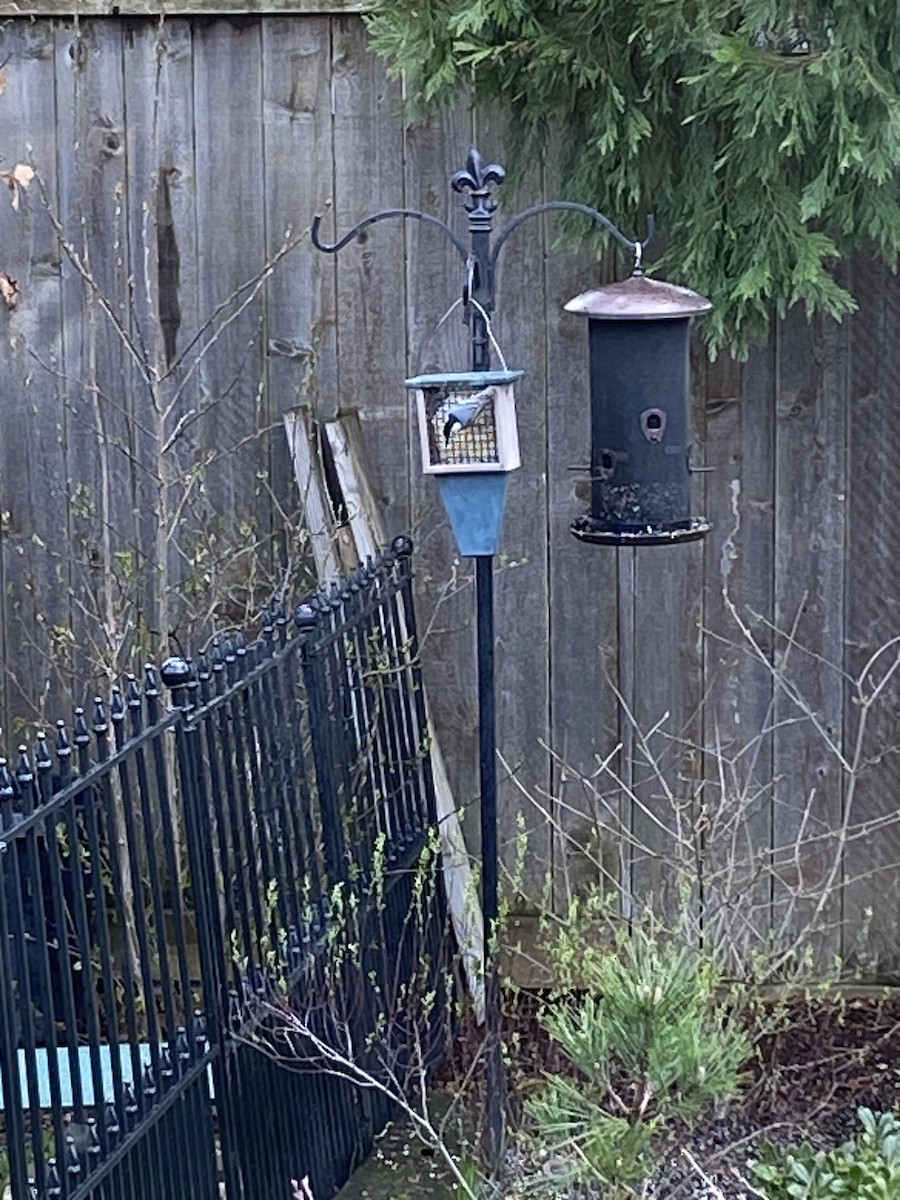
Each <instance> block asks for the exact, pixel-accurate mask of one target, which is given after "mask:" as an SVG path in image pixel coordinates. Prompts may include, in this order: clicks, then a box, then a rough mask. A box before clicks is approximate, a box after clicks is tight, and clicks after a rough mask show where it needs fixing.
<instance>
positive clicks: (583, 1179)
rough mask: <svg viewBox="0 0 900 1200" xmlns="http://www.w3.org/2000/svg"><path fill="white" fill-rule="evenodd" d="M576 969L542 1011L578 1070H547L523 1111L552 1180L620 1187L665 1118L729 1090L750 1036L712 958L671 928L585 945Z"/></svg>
mask: <svg viewBox="0 0 900 1200" xmlns="http://www.w3.org/2000/svg"><path fill="white" fill-rule="evenodd" d="M583 974H584V977H585V984H586V990H585V992H584V994H581V995H576V996H574V997H573V996H570V997H569V998H566V999H563V1000H561V1001H558V1002H557V1003H555V1004H552V1005H551V1004H548V1005H547V1006H546V1007H545V1009H544V1011H543V1013H542V1018H541V1019H542V1024H543V1025H544V1027H545V1028H546V1030H547V1032H548V1033H549V1034H550V1036H551V1037H552V1038H553V1039H554V1041H555V1042H556V1044H557V1045H558V1046H559V1048H560V1049H561V1050H562V1052H563V1053H564V1055H565V1056H566V1058H568V1060H569V1061H570V1062H571V1064H572V1066H573V1067H574V1068H576V1071H575V1072H573V1073H572V1075H562V1074H560V1075H555V1076H552V1077H550V1078H549V1079H548V1080H547V1081H546V1083H545V1084H544V1085H543V1086H542V1087H541V1088H540V1089H539V1091H538V1092H537V1093H536V1094H535V1095H534V1096H532V1097H529V1098H527V1099H526V1102H525V1111H526V1115H527V1116H528V1118H529V1119H530V1122H531V1126H532V1131H533V1134H534V1137H535V1142H536V1144H537V1145H539V1146H540V1147H541V1148H542V1150H543V1151H544V1152H545V1153H546V1154H547V1155H548V1156H550V1157H551V1159H552V1161H553V1163H554V1165H555V1171H554V1174H555V1177H556V1182H557V1183H559V1182H561V1181H562V1177H564V1178H565V1181H566V1182H568V1183H570V1184H574V1183H589V1182H594V1183H596V1182H597V1181H600V1182H602V1183H603V1184H604V1185H605V1186H606V1187H607V1188H610V1189H615V1190H616V1191H617V1192H618V1194H624V1195H628V1194H630V1192H631V1185H632V1184H634V1183H636V1182H637V1181H638V1180H640V1179H642V1178H645V1177H646V1176H647V1174H649V1173H650V1172H651V1171H652V1170H653V1167H654V1164H655V1163H656V1161H657V1159H658V1155H659V1153H660V1152H661V1150H662V1148H663V1147H664V1145H665V1138H664V1136H662V1135H663V1134H664V1133H665V1131H666V1129H667V1128H668V1129H671V1127H672V1123H673V1122H674V1121H676V1120H682V1121H690V1120H693V1119H696V1118H697V1117H699V1116H700V1115H701V1114H702V1113H703V1112H704V1111H705V1110H707V1109H708V1108H710V1107H711V1106H712V1104H713V1103H714V1102H715V1101H717V1100H718V1101H721V1100H726V1099H728V1098H730V1097H732V1096H734V1095H736V1094H737V1092H738V1091H739V1088H740V1084H741V1079H742V1070H743V1067H744V1065H745V1064H746V1062H747V1060H748V1058H749V1056H750V1051H751V1046H750V1039H749V1036H748V1034H747V1031H746V1027H745V1023H744V1021H743V1019H742V1017H741V1014H740V1012H739V1011H738V1005H737V1004H736V1003H735V998H734V997H729V998H727V999H725V1000H723V999H721V998H720V995H721V992H722V988H721V979H720V978H719V976H718V974H717V972H716V970H715V968H714V966H713V964H712V963H711V962H710V961H709V959H708V958H707V957H706V956H704V955H703V954H702V952H700V951H699V950H697V949H696V948H695V947H692V946H685V945H682V944H679V943H678V942H677V941H676V940H675V939H673V938H667V939H665V940H661V939H658V938H656V937H655V936H654V935H653V934H652V933H649V932H647V931H645V930H641V929H637V930H635V931H634V932H633V933H632V934H631V935H630V936H629V937H620V938H619V939H618V942H617V945H616V946H615V947H614V948H612V949H610V950H609V951H608V952H606V953H600V954H594V955H585V956H584V959H583ZM613 1194H615V1191H614V1193H613Z"/></svg>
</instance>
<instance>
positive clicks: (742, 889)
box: [702, 348, 775, 966]
mask: <svg viewBox="0 0 900 1200" xmlns="http://www.w3.org/2000/svg"><path fill="white" fill-rule="evenodd" d="M774 397H775V361H774V349H773V348H769V349H768V350H760V351H758V352H757V353H755V354H754V355H753V357H752V358H751V360H750V361H749V362H748V363H747V364H746V365H745V366H744V367H743V368H741V367H739V366H738V365H737V364H735V363H734V362H732V361H731V360H730V359H728V358H727V357H723V358H721V359H720V360H719V361H718V362H717V363H716V364H714V366H712V367H710V369H709V370H708V371H707V375H706V397H705V403H706V431H707V432H706V444H705V448H704V449H705V453H704V457H705V461H706V464H707V465H708V466H710V467H711V468H712V471H711V473H710V474H708V475H707V476H706V509H707V515H709V516H710V517H711V518H712V519H713V528H712V531H711V533H710V534H709V536H708V538H707V541H706V547H705V549H706V556H705V557H706V592H705V600H704V615H703V623H704V629H705V637H704V643H703V648H704V691H705V700H704V704H703V746H704V755H705V761H704V790H703V798H702V809H703V824H704V846H703V857H704V864H703V901H704V927H705V932H706V934H707V936H708V937H709V938H710V939H711V941H712V942H713V944H715V945H717V946H719V947H720V948H721V949H722V951H723V952H724V953H725V954H726V955H727V956H729V961H730V962H731V963H732V964H733V965H734V966H738V965H746V964H747V963H748V962H749V958H750V956H751V955H752V954H754V953H755V952H757V951H762V950H763V949H764V948H765V944H766V938H767V934H768V930H769V923H770V901H771V876H770V874H769V864H768V853H769V846H770V844H771V832H772V831H771V820H772V724H773V716H774V712H773V708H772V699H773V685H772V676H771V672H770V670H769V668H768V666H767V665H766V664H765V662H763V661H761V660H760V658H759V657H758V656H757V654H756V653H755V652H754V650H753V647H752V645H751V644H750V642H749V641H748V636H747V634H749V635H750V636H752V638H753V639H754V641H755V642H756V643H757V645H758V646H759V649H760V651H761V652H762V655H763V656H770V655H771V641H772V637H771V625H772V618H773V610H772V606H773V576H774V570H773V568H774V553H775V536H774V514H775V501H774V472H775V464H774V450H775V404H774ZM744 630H746V631H747V634H745V632H744Z"/></svg>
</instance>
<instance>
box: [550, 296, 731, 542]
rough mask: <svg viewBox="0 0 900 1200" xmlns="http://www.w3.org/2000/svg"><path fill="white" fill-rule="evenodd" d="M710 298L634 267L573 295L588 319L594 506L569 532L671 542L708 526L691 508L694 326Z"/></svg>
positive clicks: (601, 538)
mask: <svg viewBox="0 0 900 1200" xmlns="http://www.w3.org/2000/svg"><path fill="white" fill-rule="evenodd" d="M711 307H712V306H711V304H710V302H709V301H708V300H706V299H704V297H703V296H699V295H698V294H697V293H696V292H692V291H690V290H689V289H688V288H682V287H676V286H675V285H674V284H670V283H664V282H662V281H661V280H656V279H647V278H646V277H645V276H643V275H640V274H636V275H633V276H632V277H631V278H630V279H626V280H624V281H622V282H620V283H614V284H610V285H609V286H607V287H603V288H598V289H596V290H595V291H591V292H585V293H584V294H582V295H580V296H577V297H575V299H574V300H570V301H569V303H568V304H567V305H566V310H567V311H568V312H574V313H580V314H582V315H584V316H587V317H588V320H589V343H590V383H591V466H590V472H591V509H590V512H589V513H586V514H585V515H584V516H582V517H579V518H578V519H577V520H576V521H575V522H574V523H573V525H572V532H573V533H574V534H575V536H576V537H577V538H579V539H580V540H581V541H584V542H590V543H593V544H595V545H671V544H673V543H675V542H681V541H692V540H694V539H696V538H700V537H702V536H703V535H704V534H705V533H707V532H708V530H709V528H710V525H709V522H708V521H707V520H706V519H705V518H703V517H697V516H693V515H692V514H691V475H692V467H691V411H690V405H691V381H690V324H691V320H692V318H693V317H694V316H695V315H698V314H700V313H704V312H708V311H709V309H710V308H711Z"/></svg>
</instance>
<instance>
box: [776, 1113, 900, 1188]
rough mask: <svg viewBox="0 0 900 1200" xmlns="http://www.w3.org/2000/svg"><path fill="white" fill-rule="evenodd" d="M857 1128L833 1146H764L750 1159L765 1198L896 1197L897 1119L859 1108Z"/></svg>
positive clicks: (899, 1172)
mask: <svg viewBox="0 0 900 1200" xmlns="http://www.w3.org/2000/svg"><path fill="white" fill-rule="evenodd" d="M857 1116H858V1117H859V1123H860V1125H861V1126H862V1131H861V1132H860V1133H858V1134H856V1136H855V1137H853V1138H851V1139H850V1141H849V1142H845V1143H844V1145H843V1146H840V1147H838V1149H836V1150H816V1149H814V1148H813V1147H812V1146H810V1145H809V1144H803V1145H800V1146H791V1147H790V1148H789V1149H784V1148H783V1147H775V1146H771V1145H769V1146H767V1147H766V1148H765V1151H764V1152H763V1157H762V1158H761V1159H760V1160H759V1161H758V1162H755V1163H753V1164H752V1167H753V1173H754V1175H755V1176H756V1178H757V1180H758V1181H759V1183H760V1184H761V1187H762V1191H763V1194H764V1195H765V1196H766V1198H767V1200H825V1198H826V1197H827V1198H828V1200H895V1197H898V1196H900V1122H898V1121H897V1118H896V1117H895V1116H894V1114H893V1113H873V1112H872V1110H871V1109H869V1108H861V1109H859V1111H858V1113H857Z"/></svg>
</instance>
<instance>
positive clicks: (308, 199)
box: [262, 16, 338, 574]
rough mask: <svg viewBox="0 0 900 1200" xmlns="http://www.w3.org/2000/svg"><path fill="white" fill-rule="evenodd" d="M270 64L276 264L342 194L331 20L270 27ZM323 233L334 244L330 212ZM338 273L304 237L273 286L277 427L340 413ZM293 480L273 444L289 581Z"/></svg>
mask: <svg viewBox="0 0 900 1200" xmlns="http://www.w3.org/2000/svg"><path fill="white" fill-rule="evenodd" d="M262 63H263V79H262V86H263V121H264V131H263V138H264V149H265V163H266V185H265V189H264V203H265V210H266V239H267V245H268V252H269V254H270V255H272V254H276V253H277V252H278V250H279V248H280V247H281V246H283V245H284V244H286V243H288V242H290V241H292V240H293V239H295V238H297V237H299V236H301V235H304V233H305V231H307V230H308V229H309V226H310V223H311V221H312V218H313V215H314V214H315V213H322V212H326V210H327V206H328V205H329V204H330V202H331V199H332V197H333V194H334V174H333V169H332V162H333V155H334V147H333V140H332V127H331V24H330V21H329V19H328V18H327V17H325V16H322V17H317V16H308V17H304V18H295V19H284V20H268V21H264V22H263V25H262ZM325 225H326V230H327V231H328V233H327V234H326V236H330V233H331V216H330V213H329V214H328V215H327V219H326V222H325ZM335 265H336V264H335V262H334V259H332V258H330V257H328V256H326V255H324V254H320V253H319V252H317V251H316V250H314V249H313V247H312V246H311V245H310V242H309V239H308V236H306V237H304V240H303V241H302V242H301V244H300V245H299V246H298V247H297V249H295V250H293V251H292V252H291V253H290V254H289V255H288V256H287V257H286V258H285V259H284V261H283V262H282V263H281V264H280V265H279V267H278V269H277V270H276V272H275V274H274V275H273V277H272V279H271V280H270V281H269V285H268V288H267V297H266V301H267V336H266V341H267V349H268V371H267V387H268V392H269V406H270V410H271V412H272V414H273V418H275V419H277V418H279V417H281V416H283V415H284V414H286V413H287V412H288V411H289V410H290V409H293V408H295V407H296V406H298V405H301V404H303V405H308V406H309V407H310V408H311V409H312V411H313V414H314V415H315V414H318V417H319V419H320V420H328V419H329V418H332V417H333V416H334V415H335V414H336V413H337V408H338V400H337V355H336V352H335V350H336V346H335V339H336V330H335ZM293 479H294V473H293V471H292V470H291V463H290V459H289V455H288V453H287V444H286V442H285V440H284V439H283V438H280V437H274V438H273V439H272V442H271V460H270V468H269V479H268V485H269V487H270V488H271V490H272V493H273V495H274V497H275V498H276V500H277V503H278V504H279V505H280V506H281V508H282V514H283V515H280V519H278V520H276V530H277V532H278V536H279V540H280V542H281V555H282V564H283V569H284V570H285V571H286V572H287V573H288V574H295V573H296V572H297V571H298V569H300V568H301V566H302V556H301V553H300V552H301V550H302V542H301V539H300V538H299V537H298V534H299V533H300V529H299V527H298V518H299V508H300V506H301V504H302V498H301V497H298V496H297V494H296V492H295V490H294V487H293ZM288 497H291V502H288V500H287V498H288Z"/></svg>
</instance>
